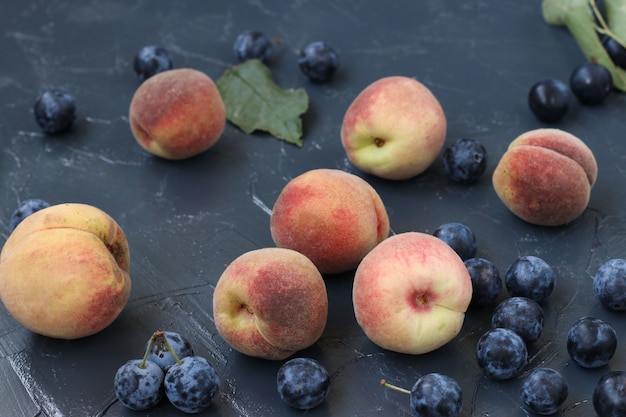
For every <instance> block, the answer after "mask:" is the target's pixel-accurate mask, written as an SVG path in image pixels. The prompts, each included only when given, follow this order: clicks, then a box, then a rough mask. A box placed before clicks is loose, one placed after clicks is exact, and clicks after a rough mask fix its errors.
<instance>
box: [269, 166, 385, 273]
mask: <svg viewBox="0 0 626 417" xmlns="http://www.w3.org/2000/svg"><path fill="white" fill-rule="evenodd" d="M270 230H271V234H272V238H273V239H274V243H275V244H276V246H279V247H283V248H289V249H293V250H296V251H298V252H300V253H302V254H304V255H305V256H307V257H308V258H309V259H311V261H313V263H314V264H315V266H316V267H317V268H318V269H319V271H320V272H321V273H322V274H335V273H340V272H345V271H348V270H350V269H354V268H356V267H357V265H358V264H359V262H360V261H361V259H363V257H364V256H365V255H366V254H367V253H368V252H369V251H370V250H372V248H374V247H375V246H376V245H377V244H378V243H379V242H381V241H382V240H383V239H385V238H386V237H387V236H388V235H389V218H388V216H387V210H386V209H385V206H384V204H383V202H382V200H381V198H380V196H379V195H378V193H377V192H376V190H374V188H373V187H372V186H371V185H370V184H368V183H367V182H366V181H365V180H363V179H362V178H360V177H357V176H356V175H353V174H350V173H347V172H344V171H341V170H338V169H323V168H321V169H314V170H311V171H308V172H305V173H304V174H301V175H299V176H298V177H296V178H294V179H292V180H291V181H289V182H288V183H287V185H285V187H284V188H283V190H282V191H281V193H280V195H279V196H278V199H277V200H276V203H275V204H274V208H273V210H272V215H271V217H270Z"/></svg>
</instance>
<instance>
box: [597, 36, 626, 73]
mask: <svg viewBox="0 0 626 417" xmlns="http://www.w3.org/2000/svg"><path fill="white" fill-rule="evenodd" d="M602 46H604V49H606V52H607V53H608V54H609V57H611V60H612V61H613V63H614V64H615V65H617V66H618V67H620V68H623V69H626V48H624V47H623V46H622V45H620V44H619V42H617V41H616V40H615V39H613V38H611V37H610V36H605V37H604V38H603V39H602Z"/></svg>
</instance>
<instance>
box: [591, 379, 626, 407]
mask: <svg viewBox="0 0 626 417" xmlns="http://www.w3.org/2000/svg"><path fill="white" fill-rule="evenodd" d="M592 403H593V409H594V411H595V412H596V414H598V417H624V415H626V413H625V412H624V410H626V371H609V372H607V373H606V374H604V375H602V376H601V377H600V379H598V381H597V382H596V386H595V387H594V389H593V395H592Z"/></svg>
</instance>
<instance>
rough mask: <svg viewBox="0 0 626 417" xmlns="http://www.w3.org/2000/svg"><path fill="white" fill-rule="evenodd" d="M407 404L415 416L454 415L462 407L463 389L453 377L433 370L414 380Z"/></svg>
mask: <svg viewBox="0 0 626 417" xmlns="http://www.w3.org/2000/svg"><path fill="white" fill-rule="evenodd" d="M409 404H410V406H411V410H413V411H414V412H415V415H417V416H428V417H456V416H458V415H459V414H460V413H461V409H462V408H463V391H462V390H461V386H460V385H459V384H458V382H456V380H455V379H454V378H452V377H449V376H447V375H442V374H439V373H436V372H433V373H429V374H426V375H423V376H421V377H420V378H419V379H418V380H417V381H416V382H415V384H414V385H413V388H411V396H410V400H409Z"/></svg>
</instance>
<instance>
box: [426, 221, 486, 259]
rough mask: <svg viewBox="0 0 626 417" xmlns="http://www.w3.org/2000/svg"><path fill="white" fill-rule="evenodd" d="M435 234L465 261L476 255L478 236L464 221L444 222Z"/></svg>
mask: <svg viewBox="0 0 626 417" xmlns="http://www.w3.org/2000/svg"><path fill="white" fill-rule="evenodd" d="M433 236H435V237H436V238H439V239H441V240H443V241H444V242H446V243H447V244H448V246H450V247H451V248H452V249H454V251H455V252H456V253H457V254H458V255H459V256H460V257H461V259H462V260H463V261H465V260H467V259H469V258H473V257H474V256H476V251H477V250H478V245H477V242H476V236H475V235H474V232H472V229H470V228H469V227H468V226H466V225H464V224H462V223H445V224H442V225H440V226H439V227H437V229H435V231H434V232H433Z"/></svg>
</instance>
